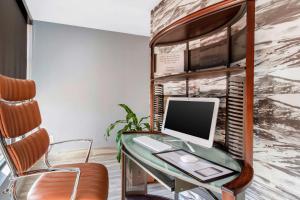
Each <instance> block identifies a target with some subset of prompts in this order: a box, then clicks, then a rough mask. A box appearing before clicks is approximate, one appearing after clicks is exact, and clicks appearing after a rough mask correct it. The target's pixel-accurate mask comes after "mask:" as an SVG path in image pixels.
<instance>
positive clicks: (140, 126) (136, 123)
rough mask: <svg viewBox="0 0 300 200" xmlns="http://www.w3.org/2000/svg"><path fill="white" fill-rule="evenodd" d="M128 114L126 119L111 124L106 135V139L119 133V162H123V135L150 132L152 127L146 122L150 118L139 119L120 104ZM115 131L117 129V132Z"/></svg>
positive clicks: (127, 107)
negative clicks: (125, 133)
mask: <svg viewBox="0 0 300 200" xmlns="http://www.w3.org/2000/svg"><path fill="white" fill-rule="evenodd" d="M119 106H120V107H121V108H123V109H124V110H125V112H126V116H125V119H121V120H117V121H115V122H114V123H112V124H110V125H109V126H108V127H107V129H106V133H105V137H106V139H107V138H108V137H110V136H111V135H112V133H113V132H116V133H117V136H116V143H117V160H118V162H120V161H121V150H122V134H123V133H124V132H127V131H143V130H150V125H149V123H148V122H144V121H145V120H147V119H148V118H149V116H148V117H142V118H138V117H137V115H136V114H135V113H134V112H133V111H132V110H131V109H130V108H129V106H127V105H125V104H119ZM115 129H117V130H116V131H115Z"/></svg>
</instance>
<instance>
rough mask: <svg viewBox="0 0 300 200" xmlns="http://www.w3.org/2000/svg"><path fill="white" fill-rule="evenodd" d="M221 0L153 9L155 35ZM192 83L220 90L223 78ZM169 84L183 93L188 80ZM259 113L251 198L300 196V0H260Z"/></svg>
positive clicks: (167, 2) (171, 2)
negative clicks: (180, 19) (173, 23)
mask: <svg viewBox="0 0 300 200" xmlns="http://www.w3.org/2000/svg"><path fill="white" fill-rule="evenodd" d="M220 1H221V0H202V1H200V0H163V1H162V2H161V3H160V4H159V5H158V6H157V7H156V8H155V9H154V10H153V11H152V34H155V33H157V32H158V31H159V30H161V29H162V28H163V27H165V26H167V25H168V24H170V23H172V22H174V21H176V20H177V19H179V18H181V17H183V16H185V15H187V14H189V13H191V12H193V11H196V10H198V9H201V8H203V7H205V6H208V5H212V4H214V3H217V2H220ZM192 84H193V91H194V92H195V93H197V94H198V95H202V94H205V93H206V92H211V93H215V92H217V93H218V92H219V93H220V92H221V91H223V89H224V88H222V87H223V84H224V78H222V77H221V78H218V79H213V80H209V82H208V80H202V81H196V82H194V83H192ZM200 85H201V90H200V89H199V86H200ZM166 87H171V88H172V89H175V90H176V91H178V93H180V92H183V91H184V87H185V84H184V83H182V82H181V83H180V82H179V83H171V84H169V85H167V86H166ZM166 91H167V90H166ZM254 112H255V119H254V120H255V127H254V128H255V138H254V140H255V143H254V170H255V178H254V182H253V184H252V186H251V187H250V188H249V189H248V190H247V199H272V200H273V199H274V200H277V199H278V200H283V199H284V200H286V199H291V200H295V199H300V198H299V197H300V190H299V189H300V0H257V1H256V32H255V111H254Z"/></svg>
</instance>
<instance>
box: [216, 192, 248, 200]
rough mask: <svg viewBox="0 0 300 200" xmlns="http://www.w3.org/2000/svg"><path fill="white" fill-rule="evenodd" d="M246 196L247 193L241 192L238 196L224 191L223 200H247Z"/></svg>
mask: <svg viewBox="0 0 300 200" xmlns="http://www.w3.org/2000/svg"><path fill="white" fill-rule="evenodd" d="M245 196H246V195H245V192H241V193H239V194H238V195H236V196H234V195H232V194H230V193H226V192H224V191H223V192H222V200H245V198H246V197H245Z"/></svg>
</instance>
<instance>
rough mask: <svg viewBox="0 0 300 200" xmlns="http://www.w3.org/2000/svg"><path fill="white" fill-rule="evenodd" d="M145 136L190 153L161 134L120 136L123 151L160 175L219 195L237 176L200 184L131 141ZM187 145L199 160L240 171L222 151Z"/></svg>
mask: <svg viewBox="0 0 300 200" xmlns="http://www.w3.org/2000/svg"><path fill="white" fill-rule="evenodd" d="M143 135H147V136H149V137H151V138H153V139H156V140H158V141H161V142H164V143H166V144H169V145H171V146H172V147H173V148H174V149H183V150H185V151H188V152H191V150H190V148H189V147H188V146H187V145H186V144H185V143H184V142H183V141H181V140H179V139H177V138H174V137H171V136H167V135H161V134H124V135H123V136H122V141H123V145H124V147H125V149H126V150H127V151H128V153H129V154H130V155H131V156H133V157H134V158H136V159H137V160H139V161H141V162H143V163H144V164H146V165H148V166H150V167H152V168H154V169H156V170H159V171H161V172H162V173H165V174H167V175H170V176H173V177H176V178H179V179H181V180H183V181H187V182H190V183H192V184H195V185H199V186H201V187H204V188H207V189H209V190H211V191H214V192H218V193H221V187H222V186H223V185H224V184H226V183H228V182H230V181H232V180H233V179H235V178H236V177H237V176H238V175H239V174H234V175H232V176H229V177H226V178H223V179H219V180H217V181H212V182H209V183H202V182H199V181H197V180H196V179H194V178H192V177H191V176H189V175H187V174H185V173H184V172H182V171H180V170H178V169H176V168H175V167H173V166H171V165H169V164H167V163H166V162H165V161H163V160H161V159H159V158H157V157H156V156H154V155H153V154H152V152H151V151H150V150H149V149H147V148H145V147H143V146H141V145H139V144H137V143H135V142H134V141H133V138H135V137H139V136H143ZM189 145H190V146H191V147H192V148H193V149H194V150H195V152H191V153H193V154H195V155H198V156H200V157H201V158H204V159H207V160H209V161H212V162H214V163H217V164H219V165H222V166H224V167H227V168H229V169H232V170H235V171H238V172H240V171H241V165H240V164H239V162H238V161H236V160H235V159H233V158H232V157H231V156H230V155H229V154H228V153H226V152H225V151H222V150H220V149H217V148H215V147H212V148H204V147H201V146H198V145H194V144H191V143H189Z"/></svg>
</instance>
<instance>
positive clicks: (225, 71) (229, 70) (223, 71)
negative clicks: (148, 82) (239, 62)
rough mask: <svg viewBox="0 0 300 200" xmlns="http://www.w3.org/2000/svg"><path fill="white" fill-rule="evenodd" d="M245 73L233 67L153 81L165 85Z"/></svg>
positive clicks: (185, 73) (158, 78) (174, 75)
mask: <svg viewBox="0 0 300 200" xmlns="http://www.w3.org/2000/svg"><path fill="white" fill-rule="evenodd" d="M244 71H245V67H240V66H235V67H229V68H225V67H224V68H218V69H207V70H201V71H195V72H184V73H179V74H172V75H168V76H161V77H156V78H154V79H153V80H154V81H155V82H157V83H166V82H168V81H182V80H187V79H188V80H193V79H203V78H205V79H208V78H215V77H219V76H227V75H236V74H239V73H242V72H244Z"/></svg>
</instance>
